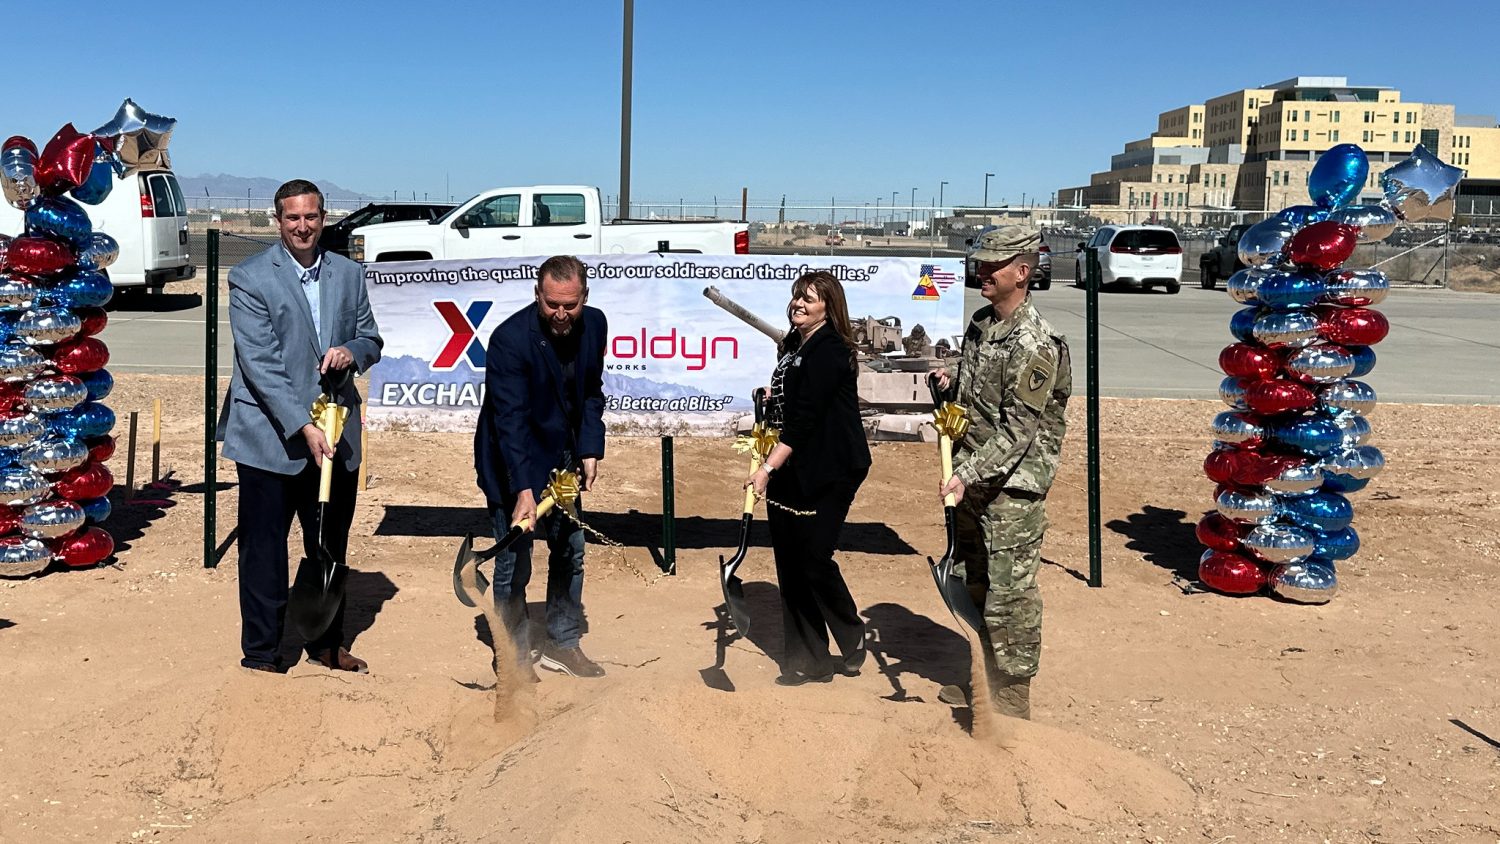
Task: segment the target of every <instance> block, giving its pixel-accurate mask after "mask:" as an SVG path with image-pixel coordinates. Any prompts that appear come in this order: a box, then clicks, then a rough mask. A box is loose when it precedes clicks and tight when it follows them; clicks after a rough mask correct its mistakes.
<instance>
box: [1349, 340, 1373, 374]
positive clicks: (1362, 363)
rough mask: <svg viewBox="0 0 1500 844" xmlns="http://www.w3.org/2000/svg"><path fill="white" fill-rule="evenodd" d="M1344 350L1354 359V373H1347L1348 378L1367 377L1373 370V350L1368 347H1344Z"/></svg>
mask: <svg viewBox="0 0 1500 844" xmlns="http://www.w3.org/2000/svg"><path fill="white" fill-rule="evenodd" d="M1344 350H1345V351H1347V352H1348V353H1349V354H1350V356H1352V357H1353V358H1354V371H1353V372H1351V373H1349V377H1350V378H1359V377H1360V376H1362V375H1369V374H1370V371H1371V370H1373V369H1374V368H1375V350H1374V349H1373V348H1371V347H1369V346H1345V347H1344Z"/></svg>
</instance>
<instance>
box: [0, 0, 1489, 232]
mask: <svg viewBox="0 0 1500 844" xmlns="http://www.w3.org/2000/svg"><path fill="white" fill-rule="evenodd" d="M23 8H24V9H29V10H30V13H28V14H22V9H23ZM1497 8H1500V7H1497V6H1496V5H1495V4H1491V3H1489V2H1469V3H1457V4H1441V3H1409V2H1388V1H1387V0H1367V2H1361V3H1353V4H1351V3H1333V2H1317V1H1316V0H1301V2H1281V0H1269V1H1268V0H1260V2H1255V3H1247V4H1198V3H1186V2H1174V3H1165V2H1114V3H1095V2H1079V1H1078V0H1075V2H1069V3H1063V4H1054V3H1050V2H1029V3H1015V2H999V0H997V1H996V2H931V3H912V2H904V3H896V2H883V0H873V1H871V2H858V3H854V2H817V1H816V0H814V1H813V2H795V0H764V2H758V3H739V2H736V3H729V2H718V1H717V0H638V2H637V3H636V17H635V88H634V92H635V109H634V168H633V175H632V191H631V193H632V196H633V197H634V198H636V199H637V200H645V199H656V200H674V199H676V198H678V197H686V198H688V199H689V201H691V200H693V199H704V200H706V199H709V198H711V197H713V196H714V195H715V194H717V195H718V196H719V197H720V199H721V200H725V201H726V202H729V201H733V202H737V201H738V197H739V189H740V187H741V186H746V187H748V188H749V189H750V193H751V197H752V199H755V200H758V201H766V200H772V199H779V198H780V197H781V195H782V194H786V195H788V196H789V198H790V199H792V200H816V201H826V200H827V199H828V198H829V197H838V198H839V200H840V201H841V202H855V203H858V202H873V201H874V199H875V198H876V197H882V198H883V200H882V201H883V203H889V202H890V198H891V194H892V192H893V191H894V192H896V194H897V196H898V200H899V203H900V204H906V203H907V202H908V201H909V200H910V198H911V188H913V187H916V188H917V201H918V203H919V204H924V205H925V204H927V202H928V201H929V200H930V199H932V198H935V197H936V195H937V192H938V184H939V182H941V181H943V180H946V181H948V183H949V184H948V186H947V188H946V194H945V197H946V199H947V201H948V203H949V204H952V203H954V202H958V203H977V202H978V201H979V200H980V194H981V191H982V188H983V174H984V173H985V172H993V173H995V174H997V175H996V177H995V178H993V179H992V180H991V181H990V197H991V200H992V201H998V200H999V199H1000V198H1001V197H1004V198H1007V199H1009V200H1011V201H1013V202H1015V201H1019V199H1020V195H1021V194H1022V192H1025V193H1026V195H1027V198H1028V199H1030V198H1032V197H1041V198H1042V199H1043V200H1044V201H1045V199H1046V198H1047V196H1048V195H1049V194H1050V193H1051V192H1052V191H1054V190H1056V189H1057V188H1060V187H1068V186H1073V185H1078V184H1083V183H1086V181H1087V179H1088V175H1089V173H1090V172H1092V171H1094V170H1099V169H1104V168H1106V167H1107V166H1108V162H1109V156H1110V154H1111V153H1115V152H1118V151H1120V148H1121V146H1122V144H1124V143H1125V142H1126V141H1129V140H1132V139H1136V138H1141V137H1145V136H1147V135H1149V134H1150V132H1151V131H1152V130H1153V129H1154V128H1155V116H1156V114H1157V113H1158V112H1160V111H1164V110H1167V109H1170V108H1175V107H1178V106H1181V105H1185V104H1187V103H1189V102H1202V101H1203V100H1205V99H1206V98H1208V97H1212V96H1215V95H1218V94H1222V93H1226V92H1228V91H1232V90H1235V89H1238V88H1243V87H1249V86H1253V85H1258V84H1264V83H1268V82H1272V81H1276V80H1280V79H1284V78H1287V77H1291V76H1296V75H1341V76H1348V77H1349V79H1350V81H1351V82H1352V83H1355V84H1376V85H1388V86H1392V87H1396V88H1399V89H1400V90H1401V91H1402V94H1403V97H1404V98H1406V99H1409V100H1416V101H1429V102H1434V101H1435V102H1451V103H1454V104H1455V105H1456V106H1457V108H1458V111H1459V113H1484V114H1494V113H1496V112H1500V84H1497V83H1500V74H1497V72H1496V71H1495V70H1494V53H1495V49H1496V48H1495V42H1494V33H1495V32H1496V25H1497V23H1500V12H1497ZM6 17H7V18H8V23H9V24H11V25H16V24H20V23H25V29H26V32H27V34H26V36H25V37H18V36H17V35H16V32H17V30H16V29H15V28H14V26H12V28H11V30H10V35H9V36H8V37H7V38H6V39H5V41H6V58H7V60H8V61H7V67H8V73H7V78H8V80H9V84H8V87H7V96H6V97H5V106H4V108H3V111H0V114H3V118H4V124H3V125H0V135H10V134H24V135H28V136H31V137H33V138H34V139H36V140H37V142H38V143H39V144H41V143H45V141H46V139H47V138H48V137H50V136H51V134H52V133H53V132H54V131H56V129H57V128H58V127H59V126H60V125H62V124H63V123H64V122H67V121H73V122H75V123H76V124H77V126H78V128H79V129H80V130H82V131H88V130H90V129H92V128H94V127H95V126H98V125H99V124H101V123H103V122H104V121H105V120H107V119H108V118H109V117H110V116H111V115H113V114H114V111H115V109H116V108H117V106H118V105H119V103H120V101H121V100H122V99H123V98H124V97H126V96H130V97H133V98H135V100H136V101H137V102H138V103H140V104H141V105H142V106H143V107H145V108H146V109H148V110H150V111H154V112H157V113H160V114H165V115H169V116H172V117H176V118H177V119H178V128H177V132H176V134H175V135H174V137H173V141H172V156H173V163H174V167H175V169H176V170H177V171H178V172H179V173H181V174H185V175H197V174H200V173H219V172H222V173H230V174H234V175H238V176H266V177H270V178H275V179H282V178H291V177H293V176H305V177H310V178H315V179H328V180H331V181H333V182H336V183H338V184H339V185H341V186H343V187H346V188H349V189H351V190H356V191H363V192H368V193H371V194H380V193H386V194H389V193H390V192H391V191H393V190H399V191H401V192H402V193H403V194H407V195H410V192H411V191H413V190H415V191H416V192H417V194H418V195H419V196H420V195H421V194H423V193H430V194H431V195H432V196H433V197H434V198H436V197H437V196H439V195H441V194H442V193H444V191H445V190H450V191H451V192H452V193H453V194H454V195H455V196H457V197H459V198H462V197H466V196H468V195H470V194H472V193H474V192H476V191H478V190H481V189H484V188H486V187H494V186H499V185H507V184H528V183H537V182H567V183H585V184H595V185H598V186H599V187H600V188H601V189H602V190H603V191H605V192H606V193H614V192H616V191H617V190H618V182H619V88H620V85H619V82H620V78H619V74H620V34H621V32H620V30H621V3H620V2H619V0H553V2H543V3H535V2H475V3H468V2H442V1H441V0H438V2H430V1H429V2H424V3H412V2H399V3H398V2H388V0H372V2H363V3H343V2H337V3H318V2H302V3H300V4H295V3H282V4H276V3H229V4H221V3H206V2H179V0H157V2H154V3H148V4H146V5H144V6H142V5H140V4H134V5H132V4H128V3H121V2H118V0H114V2H96V0H75V2H72V3H68V4H65V5H64V6H60V7H56V8H49V7H47V6H46V5H45V4H40V3H35V2H33V3H30V4H26V5H24V6H21V7H18V8H16V9H10V10H9V11H8V12H7V14H6ZM445 185H448V186H449V187H445Z"/></svg>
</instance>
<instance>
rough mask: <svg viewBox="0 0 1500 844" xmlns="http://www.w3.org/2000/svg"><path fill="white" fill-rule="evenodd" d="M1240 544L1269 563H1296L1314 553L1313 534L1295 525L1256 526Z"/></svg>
mask: <svg viewBox="0 0 1500 844" xmlns="http://www.w3.org/2000/svg"><path fill="white" fill-rule="evenodd" d="M1240 544H1241V545H1243V546H1245V547H1246V548H1248V549H1249V550H1250V552H1251V553H1252V554H1254V555H1255V556H1257V557H1259V558H1261V559H1262V560H1265V561H1266V562H1268V563H1295V562H1297V561H1299V560H1301V559H1302V558H1304V557H1306V556H1307V555H1309V554H1311V553H1312V552H1313V537H1312V534H1310V533H1308V532H1307V531H1305V530H1303V529H1302V528H1299V527H1297V526H1295V525H1279V524H1270V525H1256V526H1255V527H1253V528H1251V529H1250V532H1249V533H1247V534H1245V538H1244V539H1241V540H1240Z"/></svg>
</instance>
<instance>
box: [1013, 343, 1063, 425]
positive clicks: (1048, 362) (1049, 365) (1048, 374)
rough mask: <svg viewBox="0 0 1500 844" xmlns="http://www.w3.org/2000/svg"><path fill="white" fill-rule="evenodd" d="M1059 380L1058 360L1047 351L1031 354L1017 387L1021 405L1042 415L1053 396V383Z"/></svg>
mask: <svg viewBox="0 0 1500 844" xmlns="http://www.w3.org/2000/svg"><path fill="white" fill-rule="evenodd" d="M1056 379H1057V360H1056V358H1055V357H1054V356H1053V355H1051V354H1048V353H1047V350H1045V349H1038V350H1036V351H1035V352H1032V354H1031V360H1029V361H1027V362H1026V368H1025V369H1023V370H1021V380H1020V383H1019V384H1018V385H1017V387H1016V397H1017V398H1019V399H1020V400H1021V403H1022V404H1024V405H1026V406H1027V407H1029V408H1031V409H1032V410H1034V411H1036V412H1038V413H1041V412H1042V408H1044V407H1046V406H1047V399H1048V397H1050V396H1051V395H1052V382H1053V381H1055V380H1056Z"/></svg>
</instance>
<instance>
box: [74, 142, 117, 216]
mask: <svg viewBox="0 0 1500 844" xmlns="http://www.w3.org/2000/svg"><path fill="white" fill-rule="evenodd" d="M113 158H114V153H112V152H109V151H107V150H105V148H104V145H103V144H101V143H99V142H98V141H95V142H94V166H93V167H92V168H91V169H90V170H89V177H88V179H86V180H85V181H84V183H83V184H81V185H79V186H78V187H76V188H73V189H72V190H71V191H68V192H69V193H71V194H73V198H74V199H76V200H78V201H79V202H86V203H88V204H89V205H98V204H99V203H101V202H103V201H104V198H105V197H107V196H109V192H110V191H111V190H112V189H114V186H115V178H114V175H115V174H114V171H113V169H112V168H111V167H110V164H111V160H112V159H113Z"/></svg>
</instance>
